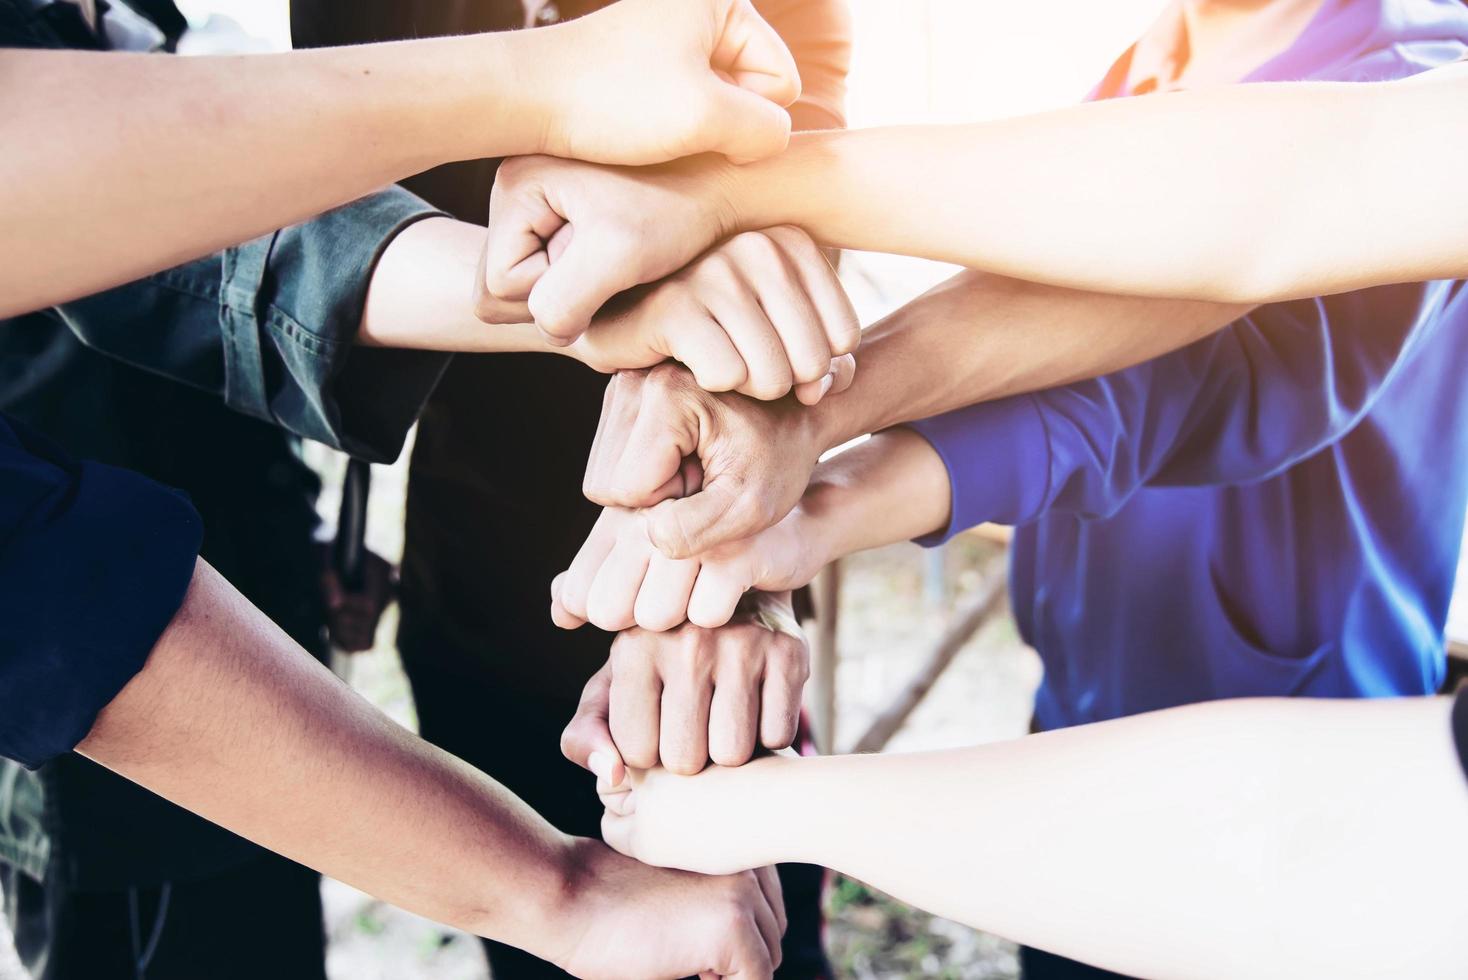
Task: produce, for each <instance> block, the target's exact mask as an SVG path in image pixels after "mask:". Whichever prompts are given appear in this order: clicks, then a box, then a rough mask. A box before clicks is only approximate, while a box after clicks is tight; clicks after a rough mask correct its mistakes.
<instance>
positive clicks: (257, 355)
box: [55, 187, 449, 462]
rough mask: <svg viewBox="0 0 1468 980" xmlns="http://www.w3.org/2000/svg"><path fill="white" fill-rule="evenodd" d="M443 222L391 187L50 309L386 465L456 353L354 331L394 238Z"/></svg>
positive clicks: (124, 356) (176, 376) (112, 348)
mask: <svg viewBox="0 0 1468 980" xmlns="http://www.w3.org/2000/svg"><path fill="white" fill-rule="evenodd" d="M439 213H440V212H437V211H435V210H433V209H432V208H430V207H429V206H428V205H426V204H424V203H423V202H422V201H421V200H419V199H418V198H416V197H414V196H413V195H412V194H409V193H408V192H407V191H404V190H402V189H401V188H396V187H394V188H390V189H389V190H386V191H382V192H380V193H377V194H372V195H369V196H368V197H365V198H362V199H361V200H359V201H355V202H353V203H351V204H348V205H346V206H344V207H341V208H337V209H336V210H334V211H329V212H327V213H326V214H323V215H321V216H319V217H317V218H315V219H313V220H311V221H308V222H306V223H304V224H300V225H295V226H292V227H290V228H285V229H282V230H280V231H277V232H275V233H273V234H270V235H266V236H264V237H262V238H258V239H255V240H254V241H250V242H246V243H245V244H243V245H239V246H236V247H234V248H230V249H227V250H225V251H224V252H220V253H218V254H216V255H212V256H208V257H206V258H203V259H200V260H198V261H196V262H190V263H187V264H185V265H182V266H179V267H177V268H174V269H169V270H167V271H164V272H161V273H159V274H157V275H154V276H149V277H148V278H146V279H141V280H138V281H137V282H133V283H128V284H127V285H125V286H120V287H118V288H116V289H111V290H108V291H106V292H103V293H98V294H96V295H94V296H89V297H87V298H85V299H81V300H77V301H76V302H72V303H67V304H65V305H63V306H61V307H58V308H57V309H56V311H55V313H56V315H57V316H59V317H60V319H61V321H62V322H63V323H64V324H65V325H66V326H67V327H68V328H70V329H71V331H72V332H73V333H75V334H76V335H77V337H79V338H80V339H81V340H82V341H84V342H85V343H87V344H88V345H89V346H91V347H94V348H96V349H97V350H99V351H101V352H102V353H104V354H107V355H109V356H111V357H115V358H117V359H118V360H121V361H125V362H127V363H129V364H131V365H133V366H134V367H140V368H144V369H146V370H150V371H154V372H156V373H159V374H162V375H165V376H167V377H169V378H172V379H173V380H175V381H181V382H184V383H185V384H189V385H192V386H194V387H197V388H202V389H204V390H206V391H209V392H211V393H214V394H217V395H219V396H220V397H222V398H223V399H224V401H225V403H226V404H228V405H229V406H230V407H231V408H233V409H235V410H236V411H239V412H243V413H245V414H246V415H251V416H254V417H255V418H258V419H263V420H265V421H268V422H273V423H275V424H278V425H281V426H283V427H285V428H287V429H290V430H291V431H293V432H295V433H296V434H298V435H301V436H304V437H306V438H308V439H315V440H317V441H318V442H323V443H326V444H327V445H329V446H333V447H335V448H338V449H342V450H345V451H346V452H348V453H351V454H352V455H355V456H360V457H362V458H365V459H369V460H372V461H375V462H388V461H391V460H392V459H395V458H396V457H397V455H398V453H399V452H400V451H401V449H402V444H403V440H404V438H405V437H406V435H407V431H408V429H409V428H410V427H411V426H412V424H413V422H414V421H416V419H417V417H418V412H419V410H420V409H421V407H422V405H423V402H424V401H425V400H426V399H427V397H428V395H429V393H430V392H431V391H432V390H433V387H434V385H436V384H437V383H438V379H439V376H440V375H441V374H442V373H443V369H444V367H445V366H446V365H447V363H448V357H449V355H447V354H441V353H437V352H431V351H402V350H382V349H375V348H366V347H359V346H357V345H356V343H355V339H356V334H357V328H358V326H359V325H360V323H361V319H362V310H363V307H364V306H365V304H366V301H367V286H368V283H369V281H370V279H371V276H372V271H373V269H375V268H376V265H377V260H378V259H379V258H380V257H381V254H382V251H383V249H384V248H386V246H387V243H388V242H390V241H391V240H392V239H393V237H394V236H396V235H397V234H398V232H400V231H401V230H402V229H403V228H405V227H407V226H408V225H409V224H411V223H412V222H414V221H418V220H420V219H422V218H426V217H431V216H434V215H437V214H439Z"/></svg>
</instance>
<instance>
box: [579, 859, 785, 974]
mask: <svg viewBox="0 0 1468 980" xmlns="http://www.w3.org/2000/svg"><path fill="white" fill-rule="evenodd" d="M578 848H579V851H580V853H579V854H577V855H576V856H575V860H574V861H573V862H572V865H573V867H574V868H575V874H574V880H572V881H571V882H568V888H567V891H568V893H569V895H570V896H571V899H570V907H569V908H568V909H567V910H566V912H565V914H564V917H563V918H562V919H560V920H559V925H560V929H559V931H560V933H561V935H562V936H563V937H564V939H563V945H562V948H561V949H560V950H557V951H555V952H554V953H553V959H554V960H555V962H556V963H557V964H558V965H559V966H560V967H561V968H562V969H564V970H565V971H566V972H567V973H570V974H571V975H572V976H577V977H598V978H606V980H617V978H626V980H645V978H648V977H659V978H668V980H672V978H675V977H688V976H698V977H706V978H714V977H734V978H740V980H754V978H768V977H769V976H770V975H771V974H772V973H773V971H774V970H775V968H777V967H778V966H779V965H780V938H781V936H782V935H784V932H785V904H784V901H783V899H782V897H781V894H780V879H779V878H778V876H776V874H775V872H774V869H773V868H761V869H759V870H758V871H745V870H744V869H742V868H741V869H740V871H741V872H743V873H734V874H730V875H725V876H720V877H705V876H704V875H702V874H676V873H673V872H668V871H663V870H660V869H657V868H652V867H648V866H647V862H641V863H639V862H638V861H635V860H629V859H628V858H627V857H623V856H622V855H620V854H615V853H613V852H612V851H611V850H609V849H607V848H606V847H605V846H603V845H602V844H601V843H599V842H596V841H584V842H581V843H580V844H579V845H578Z"/></svg>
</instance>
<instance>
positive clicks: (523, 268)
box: [476, 0, 737, 345]
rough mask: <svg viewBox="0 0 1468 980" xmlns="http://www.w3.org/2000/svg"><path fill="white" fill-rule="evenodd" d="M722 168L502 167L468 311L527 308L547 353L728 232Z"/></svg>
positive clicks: (554, 161)
mask: <svg viewBox="0 0 1468 980" xmlns="http://www.w3.org/2000/svg"><path fill="white" fill-rule="evenodd" d="M624 2H625V0H624ZM612 9H616V8H612ZM728 166H729V164H728V163H727V162H726V161H724V160H723V158H721V157H716V156H713V155H708V154H705V155H704V156H699V157H693V158H691V159H687V160H679V161H677V162H674V163H670V164H665V165H663V166H657V167H641V168H637V169H630V168H625V167H601V166H596V165H594V164H589V163H580V162H578V161H574V160H562V159H558V158H555V157H546V156H535V157H516V158H514V159H511V160H506V161H505V162H504V163H503V164H501V165H500V169H499V173H498V175H497V176H496V178H495V183H494V189H493V191H492V192H491V193H490V199H489V232H488V238H487V239H486V245H485V252H484V262H483V268H482V269H481V270H480V273H481V274H480V276H479V280H480V281H479V283H478V285H477V287H476V288H477V290H478V292H477V297H478V300H477V305H478V306H479V308H480V310H481V311H482V313H483V312H484V311H490V310H492V309H493V307H494V305H495V304H496V303H498V304H501V305H503V304H506V303H520V302H528V306H529V311H530V313H531V316H532V317H533V319H534V320H535V323H536V325H537V326H538V327H539V328H540V330H541V331H542V332H543V333H544V334H545V335H546V338H547V339H548V340H549V341H550V342H551V343H553V344H559V345H565V344H569V343H571V342H572V341H574V340H575V339H576V338H577V337H579V336H580V335H581V334H582V332H583V331H585V330H586V329H587V327H588V325H589V324H590V323H591V320H592V318H593V317H594V316H595V315H596V312H597V311H598V310H600V309H601V308H602V306H603V305H605V304H606V302H607V301H608V300H610V299H611V298H612V297H613V296H616V295H617V294H618V293H621V292H623V291H625V290H628V289H631V288H633V287H634V286H640V285H643V284H645V283H651V282H656V281H657V280H659V279H662V278H663V277H665V276H670V275H672V274H673V273H675V272H677V271H678V270H679V269H681V268H683V267H684V266H685V265H687V264H688V263H689V262H692V261H693V260H694V259H696V258H698V256H699V255H701V254H703V253H704V252H705V251H706V250H708V249H709V248H711V247H712V246H713V245H714V244H715V243H717V242H720V241H723V240H724V239H726V238H728V237H729V236H730V235H732V234H733V233H734V232H735V231H736V230H737V229H736V228H735V227H734V224H735V218H734V215H733V214H732V213H731V211H730V210H729V209H728V207H727V205H725V204H724V203H723V201H722V197H721V187H722V181H721V178H720V174H721V173H722V171H723V169H724V168H727V167H728ZM482 318H485V319H488V317H487V316H483V315H482ZM491 322H493V321H491Z"/></svg>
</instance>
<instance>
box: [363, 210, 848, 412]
mask: <svg viewBox="0 0 1468 980" xmlns="http://www.w3.org/2000/svg"><path fill="white" fill-rule="evenodd" d="M483 238H484V228H483V227H482V226H479V225H473V224H469V223H466V222H462V221H455V220H453V219H452V218H441V217H437V218H425V219H423V220H421V221H417V222H415V223H413V224H411V225H409V226H408V227H407V228H406V229H404V230H403V231H402V232H400V233H399V234H398V235H397V236H396V237H395V238H394V239H393V240H392V241H391V242H390V243H389V244H388V246H387V248H386V249H385V250H384V252H383V255H382V258H381V259H380V260H379V262H378V264H377V266H376V268H375V269H374V270H373V274H372V280H371V283H370V285H369V288H368V292H367V303H366V306H365V309H364V313H363V318H362V324H361V327H360V329H359V331H358V334H357V341H358V342H359V343H361V344H364V345H367V346H372V347H403V348H417V349H428V350H445V351H472V352H479V353H490V352H540V353H557V354H561V355H565V356H568V357H572V358H574V359H576V360H579V361H581V362H582V363H583V364H586V365H587V366H589V367H591V368H593V369H595V370H597V371H602V372H607V373H610V372H613V371H616V370H619V369H625V368H644V367H650V366H652V365H654V364H658V363H660V362H662V361H664V360H669V359H671V360H674V361H677V362H679V363H682V364H684V365H686V366H687V367H688V368H689V370H690V371H691V372H692V373H693V375H694V377H695V378H696V379H697V380H698V383H699V384H700V385H703V386H705V387H708V388H710V389H711V390H716V391H728V390H737V391H741V392H744V393H746V394H749V395H751V396H753V397H757V398H766V399H770V398H780V397H783V396H784V395H786V394H788V393H790V392H791V391H792V390H794V392H795V394H796V397H797V398H798V399H799V400H800V401H801V402H803V403H806V404H815V403H816V402H817V401H819V400H820V399H821V398H822V397H823V396H824V395H825V394H826V393H827V392H829V391H831V390H832V389H833V387H835V386H837V384H838V382H839V384H840V386H841V387H844V386H845V385H846V384H847V383H848V382H849V379H850V377H851V376H852V373H853V371H854V369H855V363H854V361H853V360H852V358H851V356H850V351H851V350H853V349H854V348H855V347H856V344H857V343H858V342H859V341H860V339H861V331H860V326H859V325H858V323H857V319H856V313H855V311H854V310H853V309H852V308H851V303H850V301H849V300H847V298H846V294H845V293H844V292H843V291H842V289H841V284H840V282H839V281H838V280H837V278H836V273H835V271H834V270H833V269H832V268H831V266H830V263H828V262H827V261H826V258H825V256H823V255H822V254H821V252H820V250H819V249H818V248H816V246H815V245H814V244H813V243H812V242H811V240H810V239H809V238H808V237H807V236H806V235H805V233H804V232H802V231H800V230H798V229H795V228H788V227H787V228H773V229H768V230H766V231H763V232H748V233H745V234H742V235H738V236H736V237H735V238H733V239H731V240H729V241H727V242H722V243H720V244H719V245H717V246H715V247H714V248H713V249H711V250H710V251H709V252H708V253H707V254H706V255H704V256H701V257H700V258H699V259H696V260H695V261H694V262H693V263H691V264H690V265H689V266H687V267H686V268H684V269H682V270H680V271H679V272H678V273H676V274H674V275H672V276H670V277H668V278H667V279H665V280H663V281H662V282H660V283H655V284H653V285H651V286H644V287H641V288H639V289H636V290H633V291H631V292H629V293H628V294H627V295H625V296H622V297H618V298H617V299H616V300H614V301H613V302H612V303H609V304H608V305H607V306H606V307H605V308H604V309H603V310H601V311H599V312H598V314H597V316H596V318H595V319H594V321H593V323H592V325H591V328H590V329H589V330H587V331H586V333H584V334H582V335H581V337H580V338H578V339H577V341H576V343H574V344H572V345H570V346H566V347H560V346H555V345H552V344H550V343H548V342H547V341H546V339H545V337H544V336H543V335H542V334H541V333H540V331H538V330H536V329H535V327H534V326H533V325H532V324H530V323H529V322H528V320H529V317H528V315H527V314H526V312H525V310H524V304H512V303H511V304H504V303H499V302H497V301H492V300H491V301H486V302H490V303H493V305H494V309H493V311H492V316H493V319H494V320H496V321H498V322H484V317H485V314H486V311H485V309H484V307H483V306H482V305H481V307H480V308H479V310H478V311H475V310H474V309H471V307H470V304H469V302H468V295H467V294H468V290H467V288H466V283H469V282H471V280H472V277H473V274H474V269H475V268H476V265H477V263H478V259H479V253H480V250H481V248H482V246H483Z"/></svg>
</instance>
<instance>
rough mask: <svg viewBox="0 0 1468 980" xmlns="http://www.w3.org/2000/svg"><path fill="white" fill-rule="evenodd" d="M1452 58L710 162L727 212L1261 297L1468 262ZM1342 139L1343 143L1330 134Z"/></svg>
mask: <svg viewBox="0 0 1468 980" xmlns="http://www.w3.org/2000/svg"><path fill="white" fill-rule="evenodd" d="M1465 93H1468V67H1463V66H1451V67H1448V68H1444V69H1440V70H1439V71H1437V72H1433V73H1431V74H1429V75H1427V76H1423V77H1420V78H1417V79H1412V80H1408V81H1405V82H1386V83H1377V84H1362V83H1281V84H1268V85H1262V84H1261V85H1246V86H1228V87H1221V88H1214V89H1207V90H1199V91H1194V92H1183V93H1174V94H1167V95H1159V96H1149V97H1147V98H1141V99H1120V100H1112V101H1104V102H1097V103H1092V104H1087V105H1083V106H1078V107H1074V108H1069V109H1064V110H1059V111H1055V112H1049V113H1044V114H1040V115H1034V116H1026V117H1018V118H1014V119H1006V120H1000V121H995V122H986V123H978V124H970V125H961V126H943V127H939V126H914V127H903V128H891V129H873V130H853V131H849V132H844V133H843V132H831V133H814V134H807V135H803V136H797V137H796V138H795V139H793V140H792V141H791V146H790V149H789V150H788V151H787V152H786V153H784V154H782V155H780V156H777V157H774V158H771V159H769V160H767V161H763V162H761V163H759V164H756V165H753V166H750V167H745V168H728V167H725V166H722V165H720V171H721V173H722V174H723V175H724V177H723V179H722V181H721V186H722V188H724V189H725V192H726V193H727V194H728V195H729V205H730V207H731V208H732V212H733V214H734V216H735V217H734V221H735V223H736V225H738V226H741V227H742V226H749V227H765V226H768V225H772V224H779V223H787V222H788V223H791V224H797V225H800V226H801V227H803V228H804V229H805V230H806V231H807V232H809V233H810V234H811V235H812V236H813V237H815V238H816V239H817V240H819V241H821V242H822V243H823V244H827V245H832V246H837V247H841V248H856V249H865V250H871V251H882V252H896V253H901V254H905V255H917V256H923V257H926V258H931V259H937V260H941V261H946V262H953V263H956V264H959V265H964V266H967V267H969V268H975V269H985V270H989V271H992V272H996V273H1000V274H1004V275H1011V276H1015V277H1017V278H1023V279H1029V280H1034V281H1040V282H1051V283H1056V284H1060V285H1066V286H1071V287H1075V288H1081V289H1093V290H1098V291H1106V292H1127V293H1134V294H1139V295H1159V296H1186V297H1193V298H1199V299H1212V300H1221V301H1241V302H1252V303H1260V302H1265V301H1269V300H1276V299H1283V298H1296V297H1306V296H1317V295H1322V294H1325V293H1332V292H1343V291H1346V290H1350V289H1356V288H1360V287H1363V286H1368V285H1376V284H1380V283H1385V282H1400V281H1415V280H1426V279H1434V278H1453V277H1456V276H1460V275H1463V274H1465V272H1468V252H1465V251H1464V249H1463V247H1462V229H1463V227H1464V225H1465V223H1468V193H1465V192H1464V190H1463V188H1462V187H1461V185H1460V183H1459V182H1457V181H1454V180H1452V179H1450V178H1448V177H1447V173H1446V171H1444V170H1443V169H1442V167H1441V161H1443V160H1452V159H1460V158H1461V157H1462V156H1463V155H1464V153H1465V152H1468V125H1465V124H1463V123H1462V122H1461V116H1462V113H1461V106H1462V104H1463V99H1464V97H1465ZM1343 138H1345V139H1347V140H1348V141H1349V144H1350V146H1351V147H1352V152H1351V153H1350V154H1346V155H1345V158H1344V159H1343V158H1342V154H1341V153H1340V147H1341V145H1342V139H1343Z"/></svg>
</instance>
